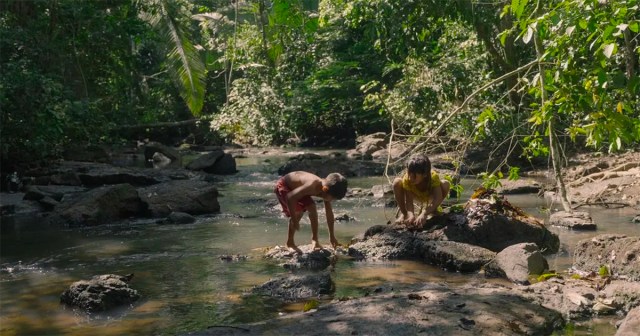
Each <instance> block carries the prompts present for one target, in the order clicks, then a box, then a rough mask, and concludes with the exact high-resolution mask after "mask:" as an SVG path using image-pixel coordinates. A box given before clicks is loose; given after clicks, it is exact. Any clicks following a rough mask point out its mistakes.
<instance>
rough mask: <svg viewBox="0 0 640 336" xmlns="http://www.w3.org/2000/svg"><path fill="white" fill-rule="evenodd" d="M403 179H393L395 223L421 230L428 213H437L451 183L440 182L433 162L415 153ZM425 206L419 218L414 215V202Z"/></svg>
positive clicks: (408, 162)
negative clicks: (397, 210) (433, 169)
mask: <svg viewBox="0 0 640 336" xmlns="http://www.w3.org/2000/svg"><path fill="white" fill-rule="evenodd" d="M405 168H406V169H405V172H404V174H403V175H402V177H396V178H395V179H394V180H393V195H394V196H395V199H396V202H397V203H398V208H399V210H400V211H399V212H400V213H399V216H398V218H397V219H396V221H395V222H396V223H398V224H405V225H407V226H413V227H422V226H423V225H424V223H425V221H426V220H427V216H428V215H429V214H432V213H435V212H436V211H437V210H438V207H439V206H440V204H442V201H443V200H444V198H445V197H446V196H447V195H448V194H449V189H450V187H451V186H450V184H449V181H446V180H442V181H441V180H440V177H439V176H438V174H437V173H436V172H435V171H432V170H431V161H429V158H428V157H427V156H426V155H424V154H415V155H413V156H411V158H409V160H408V161H407V163H406V164H405ZM414 199H415V200H417V201H419V202H420V203H422V204H423V210H422V213H420V215H418V217H417V218H416V217H415V215H414V213H413V201H414Z"/></svg>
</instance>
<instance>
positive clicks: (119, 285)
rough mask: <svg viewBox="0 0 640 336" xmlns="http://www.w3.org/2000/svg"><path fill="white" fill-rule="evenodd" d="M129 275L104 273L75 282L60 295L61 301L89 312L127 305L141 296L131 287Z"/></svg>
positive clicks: (130, 276)
mask: <svg viewBox="0 0 640 336" xmlns="http://www.w3.org/2000/svg"><path fill="white" fill-rule="evenodd" d="M132 277H133V274H129V275H124V276H122V275H116V274H103V275H97V276H94V277H93V278H91V279H90V280H80V281H77V282H74V283H73V284H71V286H69V288H68V289H66V290H65V291H64V292H63V293H62V295H61V296H60V302H61V303H64V304H67V305H70V306H75V307H79V308H81V309H83V310H86V311H87V312H98V311H106V310H110V309H113V308H115V307H118V306H122V305H127V304H131V303H133V302H135V301H136V300H138V299H139V298H140V295H139V294H138V291H136V290H134V289H131V288H129V284H128V282H129V281H130V280H131V278H132Z"/></svg>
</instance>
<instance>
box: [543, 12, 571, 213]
mask: <svg viewBox="0 0 640 336" xmlns="http://www.w3.org/2000/svg"><path fill="white" fill-rule="evenodd" d="M540 9H541V7H540V0H538V3H537V7H536V12H539V11H540ZM534 36H535V37H534V40H533V41H534V45H535V48H536V56H537V58H538V71H539V75H540V100H541V101H540V106H541V108H543V109H544V108H545V104H546V100H547V91H546V90H545V88H544V84H545V80H544V77H545V76H544V66H543V65H542V55H543V54H544V46H543V45H542V41H541V40H540V35H538V32H537V31H536V32H535V34H534ZM550 108H551V111H550V113H551V116H550V117H549V121H548V122H547V132H548V133H549V149H550V151H551V162H552V164H553V174H554V177H555V179H556V186H557V187H558V191H559V192H560V200H561V202H562V207H563V209H564V211H567V212H571V211H572V209H571V203H570V202H569V199H568V198H567V188H566V186H565V184H564V180H563V179H562V160H561V159H560V148H559V147H558V142H557V141H556V140H557V139H556V135H555V133H556V130H555V119H556V113H555V110H554V109H553V107H550Z"/></svg>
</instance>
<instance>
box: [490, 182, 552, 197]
mask: <svg viewBox="0 0 640 336" xmlns="http://www.w3.org/2000/svg"><path fill="white" fill-rule="evenodd" d="M500 183H502V186H500V187H499V188H497V191H498V193H500V194H503V195H517V194H537V193H538V192H540V189H541V188H542V185H541V184H540V183H539V182H538V181H535V180H532V179H517V180H515V181H512V180H508V179H503V180H500Z"/></svg>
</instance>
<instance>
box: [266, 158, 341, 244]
mask: <svg viewBox="0 0 640 336" xmlns="http://www.w3.org/2000/svg"><path fill="white" fill-rule="evenodd" d="M274 192H275V193H276V196H277V197H278V201H280V205H282V212H284V214H285V216H287V217H289V231H288V237H287V247H288V248H290V249H293V250H295V251H296V252H298V253H302V251H301V250H300V249H299V248H298V247H297V246H296V244H295V242H294V240H293V236H294V234H295V232H296V230H298V229H299V228H300V219H301V218H302V215H303V214H304V212H305V211H308V212H309V221H310V222H311V235H312V236H311V244H312V246H313V249H321V248H322V246H321V245H320V243H319V242H318V210H317V209H316V204H315V202H314V201H313V199H312V198H311V197H312V196H314V197H320V198H322V200H323V201H324V209H325V213H326V216H327V227H328V228H329V239H330V241H331V245H332V246H333V247H334V248H335V247H336V246H337V245H338V240H337V239H336V237H335V235H334V232H333V223H334V218H333V209H332V207H331V201H333V200H339V199H342V198H343V197H344V195H345V194H346V193H347V179H346V178H345V177H344V176H342V175H340V174H338V173H331V174H329V175H327V177H326V178H324V179H322V178H320V177H318V176H316V175H314V174H311V173H308V172H305V171H294V172H291V173H289V174H287V175H284V176H282V177H281V178H280V179H279V180H278V182H276V187H275V189H274Z"/></svg>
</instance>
